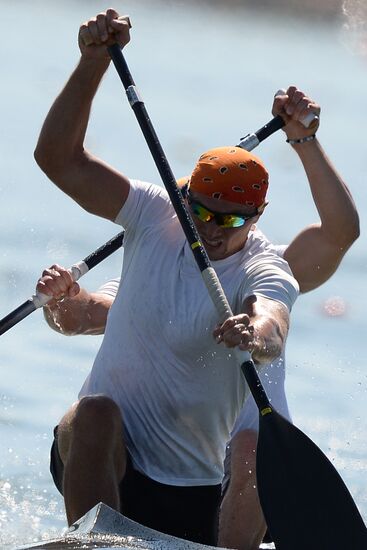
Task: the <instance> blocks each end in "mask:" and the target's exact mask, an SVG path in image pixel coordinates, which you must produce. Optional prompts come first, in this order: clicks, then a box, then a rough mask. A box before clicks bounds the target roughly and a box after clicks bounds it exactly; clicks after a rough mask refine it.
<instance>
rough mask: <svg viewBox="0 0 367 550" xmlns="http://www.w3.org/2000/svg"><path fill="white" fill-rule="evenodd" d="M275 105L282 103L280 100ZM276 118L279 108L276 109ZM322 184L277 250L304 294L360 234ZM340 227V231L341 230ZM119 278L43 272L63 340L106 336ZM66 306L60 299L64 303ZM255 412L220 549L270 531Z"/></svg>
mask: <svg viewBox="0 0 367 550" xmlns="http://www.w3.org/2000/svg"><path fill="white" fill-rule="evenodd" d="M276 101H278V100H277V99H276ZM274 112H277V105H274ZM330 176H332V177H325V176H323V178H322V180H323V181H322V183H321V185H320V184H319V183H318V182H316V181H315V180H314V179H313V178H311V179H310V180H309V183H310V185H311V191H312V196H313V198H314V201H315V205H316V208H317V210H318V212H319V215H320V222H319V223H317V224H312V225H310V226H308V227H305V228H304V229H303V231H302V232H301V233H300V234H299V235H297V236H296V237H295V238H294V239H293V241H292V242H291V243H290V244H289V245H287V246H275V247H274V251H275V252H276V253H277V254H279V255H281V256H283V257H284V258H285V259H286V260H287V261H288V263H289V265H290V267H291V269H292V271H293V272H294V273H295V274H296V278H297V281H298V283H299V286H300V291H301V293H303V292H308V291H310V290H313V289H314V288H317V287H318V286H320V285H321V284H323V283H324V282H325V281H326V280H327V279H329V277H330V276H331V275H332V274H333V273H334V272H335V270H336V269H337V266H338V265H339V263H340V261H341V260H342V257H343V256H344V254H345V252H346V251H347V250H348V248H349V247H350V245H351V244H352V243H353V242H354V240H355V239H356V238H357V237H358V235H359V222H358V214H357V211H356V208H355V205H354V202H353V199H352V197H351V194H350V192H349V190H348V189H347V187H346V185H345V184H344V182H343V181H342V180H341V178H340V177H338V176H337V175H336V174H335V173H334V174H332V171H331V172H330ZM340 228H343V231H342V232H341V231H340ZM119 282H120V279H119V278H116V279H113V280H111V281H109V282H107V283H106V284H104V285H103V286H102V287H101V288H99V289H98V290H97V291H96V292H88V291H87V290H85V289H83V288H82V289H80V287H79V285H78V284H77V283H74V282H73V281H72V278H71V275H70V273H69V271H68V270H67V269H66V268H63V267H61V266H58V265H53V266H51V267H50V268H49V269H46V270H45V271H44V272H43V274H42V277H41V278H40V280H39V283H38V285H37V291H38V292H42V293H44V294H47V295H49V296H52V297H53V298H54V299H53V300H52V301H51V302H49V303H48V305H47V306H46V307H45V308H44V314H45V318H46V320H47V322H48V324H49V325H50V327H51V328H53V329H54V330H56V331H57V332H60V333H61V334H65V335H74V334H103V332H104V330H105V325H106V320H107V315H108V312H109V309H110V307H111V305H112V303H113V301H114V299H115V297H116V294H117V291H118V287H119ZM60 300H61V301H60ZM260 377H261V379H262V381H263V384H264V385H265V388H266V391H267V393H268V396H269V397H270V399H271V401H272V403H273V405H274V407H275V408H276V409H277V410H278V411H280V412H282V414H283V415H284V416H286V417H287V418H290V416H289V410H288V406H287V400H286V396H285V389H284V381H285V360H284V350H283V354H282V361H278V362H277V363H274V364H273V365H269V366H265V367H263V368H262V369H261V370H260ZM257 431H258V410H257V407H256V405H255V402H254V400H253V398H252V397H251V396H250V397H249V399H248V400H247V401H246V403H245V406H244V407H243V409H242V411H241V413H240V416H239V418H238V420H237V422H236V425H235V428H234V430H233V432H232V441H231V444H230V445H228V452H227V456H226V461H225V479H224V483H223V489H224V491H223V492H224V495H225V496H224V499H223V502H222V510H221V514H220V527H221V529H220V543H219V545H220V546H224V547H229V548H237V549H239V550H253V549H254V548H258V546H259V542H260V540H261V538H262V536H263V533H264V531H265V523H264V519H263V517H262V513H261V509H260V504H259V502H258V498H257V491H256V462H255V459H256V455H255V449H256V439H257Z"/></svg>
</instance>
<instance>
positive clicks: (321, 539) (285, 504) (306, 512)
mask: <svg viewBox="0 0 367 550" xmlns="http://www.w3.org/2000/svg"><path fill="white" fill-rule="evenodd" d="M257 477H258V490H259V496H260V501H261V505H262V508H263V512H264V516H265V519H266V521H267V524H268V528H269V531H270V533H271V535H272V537H273V540H274V542H275V545H276V548H277V550H295V547H296V548H297V550H365V549H367V528H366V526H365V524H364V522H363V519H362V517H361V515H360V513H359V511H358V509H357V507H356V505H355V503H354V500H353V498H352V496H351V495H350V493H349V491H348V489H347V487H346V486H345V484H344V482H343V480H342V478H341V477H340V475H339V474H338V472H337V471H336V469H335V468H334V466H333V465H332V464H331V462H330V461H329V459H328V458H327V457H326V456H325V455H324V454H323V453H322V451H321V450H320V449H319V448H318V447H317V446H316V445H315V444H314V443H313V442H312V441H311V439H309V438H308V437H307V436H306V435H305V434H304V433H303V432H301V431H300V430H299V429H298V428H297V427H296V426H293V424H291V423H290V422H288V420H286V419H285V418H283V417H282V416H281V415H280V414H279V413H277V412H276V411H274V410H273V411H272V412H269V413H268V414H265V415H264V416H261V414H260V429H259V440H258V448H257Z"/></svg>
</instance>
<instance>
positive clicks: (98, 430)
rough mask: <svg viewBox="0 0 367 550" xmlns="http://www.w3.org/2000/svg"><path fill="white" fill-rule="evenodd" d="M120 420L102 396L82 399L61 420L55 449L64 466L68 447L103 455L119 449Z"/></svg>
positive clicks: (121, 429) (116, 412)
mask: <svg viewBox="0 0 367 550" xmlns="http://www.w3.org/2000/svg"><path fill="white" fill-rule="evenodd" d="M122 433H123V427H122V418H121V413H120V410H119V408H118V406H117V405H116V403H115V402H114V401H113V400H112V399H110V398H109V397H106V396H104V395H91V396H85V397H82V398H81V399H80V400H79V401H78V402H77V403H75V404H74V405H73V407H72V408H71V409H70V410H69V411H68V413H67V414H66V415H65V416H64V417H63V419H62V420H61V422H60V424H59V427H58V448H59V453H60V456H61V459H62V461H63V462H64V464H65V463H66V460H67V457H68V455H69V452H70V448H71V446H74V447H75V446H77V447H89V448H92V447H93V448H95V447H100V448H101V449H103V450H104V451H105V452H108V449H109V448H111V447H112V446H115V445H117V446H120V445H122Z"/></svg>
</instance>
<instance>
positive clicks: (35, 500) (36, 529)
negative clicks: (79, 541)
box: [0, 478, 65, 550]
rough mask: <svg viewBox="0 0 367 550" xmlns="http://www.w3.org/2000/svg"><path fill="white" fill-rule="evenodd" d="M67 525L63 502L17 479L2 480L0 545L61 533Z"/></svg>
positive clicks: (55, 535)
mask: <svg viewBox="0 0 367 550" xmlns="http://www.w3.org/2000/svg"><path fill="white" fill-rule="evenodd" d="M64 526H65V513H64V510H63V506H62V503H61V502H60V501H58V500H57V499H55V498H52V497H51V498H50V495H49V494H48V491H47V490H45V489H44V490H43V492H42V493H41V494H40V493H39V492H38V491H36V490H35V489H34V488H32V487H31V486H30V485H26V486H24V485H19V478H18V479H17V481H16V482H14V480H13V479H6V480H0V548H1V549H2V550H7V549H8V550H10V549H12V548H14V547H15V546H19V545H22V544H27V543H31V542H37V541H40V540H45V539H49V538H54V537H57V536H59V535H60V533H61V532H62V531H63V528H64Z"/></svg>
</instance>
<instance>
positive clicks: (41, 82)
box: [0, 0, 367, 548]
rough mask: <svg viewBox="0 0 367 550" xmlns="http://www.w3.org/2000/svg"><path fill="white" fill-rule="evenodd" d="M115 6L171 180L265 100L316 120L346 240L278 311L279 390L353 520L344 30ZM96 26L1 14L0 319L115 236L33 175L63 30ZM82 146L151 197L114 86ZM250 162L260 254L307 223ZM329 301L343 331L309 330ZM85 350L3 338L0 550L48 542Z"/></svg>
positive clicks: (356, 102)
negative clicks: (340, 256)
mask: <svg viewBox="0 0 367 550" xmlns="http://www.w3.org/2000/svg"><path fill="white" fill-rule="evenodd" d="M124 6H126V11H128V12H129V13H130V15H131V18H132V21H133V25H134V27H133V42H132V43H131V45H130V46H129V47H128V48H127V49H126V57H127V59H128V62H129V65H130V68H131V70H132V72H133V75H134V77H135V80H136V82H137V84H138V86H139V88H140V90H141V92H142V95H143V97H144V99H145V102H146V106H147V109H148V111H149V113H150V115H151V118H152V120H153V122H154V124H155V127H156V130H157V132H158V134H159V136H160V139H161V142H162V145H163V147H164V149H165V151H166V153H167V156H168V158H169V159H170V162H171V165H172V168H173V171H174V173H175V174H176V175H177V176H180V175H184V174H187V173H189V172H190V169H191V167H192V165H193V164H194V162H195V160H196V158H197V157H198V155H199V154H200V153H201V152H202V151H203V150H205V149H207V148H210V147H214V146H217V145H225V144H232V143H235V142H237V141H238V139H239V138H240V137H242V136H243V135H244V134H246V133H247V132H248V131H251V130H255V129H257V128H259V127H260V126H262V125H263V124H264V123H265V122H267V121H268V120H269V118H270V105H271V98H272V95H273V93H274V92H275V91H276V90H277V89H279V88H280V87H283V86H287V85H288V84H291V83H296V84H297V85H298V86H300V87H301V88H304V89H305V90H307V91H308V93H309V94H310V95H311V97H315V98H316V99H317V100H318V101H319V102H320V104H321V106H322V125H321V128H320V130H319V136H320V139H321V141H322V143H323V144H324V146H325V148H326V149H327V151H328V153H329V155H330V156H331V158H332V159H333V160H334V161H335V162H336V164H337V167H338V169H339V171H340V172H341V173H342V174H343V176H344V177H345V179H346V181H347V182H348V184H349V186H350V188H351V190H352V193H353V195H354V197H355V200H356V202H357V205H358V208H359V211H360V213H361V229H362V234H361V237H360V239H359V241H358V242H357V243H356V244H355V245H354V246H353V248H352V249H351V250H350V251H349V252H348V254H347V256H346V257H345V259H344V261H343V263H342V265H341V266H340V268H339V269H338V272H337V273H336V274H335V275H334V277H333V278H332V279H331V280H330V281H329V282H328V283H327V284H325V285H324V286H323V287H321V288H320V289H318V290H317V291H315V292H313V293H310V294H308V295H305V296H303V297H301V298H300V299H299V300H298V302H297V304H296V306H295V308H294V311H293V315H292V328H291V334H290V337H289V343H288V379H287V389H288V396H289V401H290V406H291V409H292V412H293V415H294V420H295V422H296V424H297V425H298V426H299V427H300V428H301V429H302V430H304V431H305V432H306V433H307V434H309V435H310V436H311V438H312V439H313V440H314V441H315V442H316V443H317V444H318V445H319V446H320V447H321V448H322V449H323V450H324V452H326V453H327V454H328V456H329V457H330V458H331V459H332V461H333V463H334V464H335V465H336V467H337V468H338V469H339V471H340V473H341V474H342V476H343V478H344V480H345V481H346V483H347V484H348V487H349V488H350V490H351V492H352V494H353V496H354V498H355V500H356V502H357V504H358V506H359V509H360V510H361V512H362V514H363V516H364V518H365V520H367V489H366V486H367V483H366V477H367V476H366V466H367V460H366V457H367V443H366V436H365V434H366V428H367V422H366V418H365V415H364V403H365V400H366V392H367V369H366V352H365V333H366V321H365V310H366V290H365V288H366V285H365V276H364V273H365V272H366V237H365V229H366V227H365V224H366V222H365V216H364V210H365V205H366V198H367V197H366V176H367V169H366V163H365V158H366V153H367V151H366V145H365V143H366V141H365V136H364V126H365V122H366V109H365V91H366V89H367V60H366V59H363V58H362V57H359V56H358V55H357V54H356V49H355V42H354V37H353V36H352V35H350V34H347V33H345V32H343V31H342V21H334V22H330V23H328V24H327V23H326V22H324V23H318V22H317V21H318V20H317V18H316V17H315V18H314V19H313V20H312V19H307V20H304V21H301V20H292V19H291V18H287V17H286V16H285V15H284V13H282V14H278V15H277V14H276V13H268V14H267V12H265V11H263V12H259V13H256V12H253V11H251V10H250V9H244V10H240V9H239V8H237V9H236V10H235V11H233V12H232V11H231V10H229V9H227V8H225V6H226V4H225V5H222V8H221V7H220V5H219V4H218V5H216V7H215V9H213V8H211V7H206V6H202V7H195V6H194V5H190V6H189V7H187V4H185V3H180V4H178V5H176V4H174V3H173V2H166V3H162V4H158V3H155V9H154V10H153V9H152V8H151V7H149V4H148V3H147V4H146V5H145V4H144V3H143V2H142V3H139V5H136V3H134V2H130V1H128V0H127V1H126V2H124ZM223 6H224V7H223ZM101 9H102V7H101V5H100V4H99V3H98V2H94V1H89V2H76V1H71V0H70V1H68V2H63V3H62V5H61V3H50V2H49V3H46V2H41V1H39V2H37V1H33V2H32V4H31V7H30V5H29V4H28V3H26V2H23V1H18V2H16V3H15V2H14V3H13V4H10V3H2V34H1V38H0V40H1V48H0V51H1V68H2V86H1V89H0V94H1V96H0V116H1V134H0V136H1V137H0V139H1V148H0V150H1V156H0V162H1V168H0V169H1V175H2V177H1V180H0V197H1V202H0V209H1V210H0V211H1V216H0V231H1V235H2V240H1V247H0V266H1V269H0V296H1V300H0V317H2V316H4V315H5V314H7V313H8V312H9V311H11V310H12V309H13V308H15V307H16V306H17V305H19V304H20V303H21V302H23V301H24V300H25V299H26V298H27V297H28V296H29V295H30V294H32V292H33V290H34V286H35V281H36V280H37V278H38V276H39V274H40V271H41V270H42V268H43V267H45V266H48V265H50V264H51V263H54V262H55V261H56V262H58V263H61V264H64V265H71V264H72V263H73V262H75V261H77V260H79V259H81V258H83V257H84V256H86V255H87V254H88V253H89V252H91V251H92V250H94V249H95V248H97V247H98V246H99V245H100V244H102V243H103V242H104V241H105V240H108V239H109V238H110V237H111V236H112V235H114V234H115V233H117V232H118V231H119V228H118V227H115V226H113V225H112V224H111V223H109V222H107V221H104V220H99V219H97V218H95V217H93V216H90V215H88V214H86V213H84V212H83V211H82V210H81V209H80V208H79V207H78V206H77V205H74V204H73V203H72V202H71V200H69V199H68V198H67V197H65V196H63V195H62V193H61V192H60V191H58V190H57V189H56V188H55V187H53V186H52V185H51V184H50V183H49V182H48V180H47V179H46V178H45V176H44V175H43V174H42V173H41V172H40V171H39V169H38V168H37V166H36V165H35V163H34V161H33V149H34V146H35V143H36V140H37V136H38V133H39V129H40V125H41V123H42V120H43V118H44V116H45V114H46V112H47V110H48V108H49V106H50V104H51V102H52V100H53V99H54V97H55V96H56V94H57V93H58V91H59V90H60V89H61V87H62V85H63V83H64V82H65V80H66V78H67V76H68V75H69V73H70V72H71V70H72V68H73V67H74V65H75V63H76V61H77V57H78V51H77V46H76V40H75V37H76V32H77V28H78V25H79V22H81V21H83V20H85V19H86V18H87V17H88V16H89V15H91V14H93V13H97V12H98V11H99V10H101ZM87 142H88V146H89V147H90V148H91V149H92V150H93V151H94V152H95V153H96V154H97V155H100V156H101V157H103V158H104V159H106V160H107V161H108V162H110V163H111V164H113V165H115V166H116V167H118V168H120V169H123V170H124V171H125V173H127V174H128V175H130V176H138V177H141V178H145V179H148V180H153V181H157V182H158V181H159V179H158V176H157V172H156V169H155V167H154V165H153V162H152V160H151V158H150V154H149V153H148V150H147V147H146V145H145V143H144V140H143V138H142V136H141V134H140V131H139V129H138V125H137V123H136V121H135V118H134V115H133V113H132V112H131V110H130V108H129V107H128V105H127V102H126V99H125V97H124V93H123V92H122V89H121V85H120V82H119V80H118V78H117V76H116V74H115V73H114V71H113V70H111V71H110V73H109V74H108V76H107V77H106V79H105V81H104V83H103V85H102V89H101V91H100V94H99V96H98V98H97V100H96V103H95V106H94V109H93V117H92V121H91V125H90V129H89V131H88V140H87ZM257 152H258V154H259V155H261V156H262V157H263V159H264V160H265V162H266V163H267V165H268V167H269V169H270V173H271V189H270V193H269V199H270V205H269V207H268V210H267V212H266V214H265V215H264V217H263V220H262V224H261V226H262V228H263V230H264V231H265V232H266V233H267V234H268V235H269V236H270V237H271V238H272V239H273V240H274V241H275V242H278V243H284V242H288V241H289V239H290V238H292V237H293V236H294V235H295V234H296V233H297V232H298V231H299V230H300V229H301V228H302V227H304V226H305V225H306V224H308V223H311V222H313V221H315V220H317V214H316V211H315V208H314V207H313V206H312V202H311V198H310V195H309V191H308V187H307V183H306V179H305V176H304V174H303V172H302V170H301V168H300V165H299V162H298V161H297V158H296V155H295V154H294V153H293V151H291V149H290V148H289V147H287V146H286V144H285V143H284V135H283V134H282V133H281V132H280V133H279V134H277V135H274V136H272V137H271V138H269V140H268V141H267V142H265V143H263V144H262V145H261V146H260V147H259V149H258V151H257ZM120 265H121V254H120V253H116V254H115V255H114V256H113V257H111V258H110V259H109V260H107V261H106V262H105V263H104V264H103V265H101V266H99V267H98V268H96V269H95V270H94V271H93V272H91V273H90V274H88V275H87V276H86V278H85V280H84V284H85V286H86V287H87V288H89V289H91V290H92V289H94V288H96V287H97V286H99V285H100V284H101V283H102V282H104V281H106V280H108V278H110V277H111V276H115V275H116V274H118V273H119V271H120ZM333 297H338V298H337V299H334V298H333ZM333 300H334V303H335V304H336V305H339V306H340V305H341V306H342V307H341V309H343V308H344V307H345V312H344V314H342V315H339V316H331V315H330V314H326V313H325V307H327V306H328V304H329V309H330V301H331V302H332V301H333ZM99 344H100V338H99V337H76V338H65V337H62V336H60V335H58V334H56V333H53V332H52V331H51V330H49V329H48V327H47V326H46V324H45V322H44V321H43V318H42V314H41V313H40V312H36V313H34V314H33V315H32V316H30V317H29V318H28V319H26V320H24V321H23V322H22V323H20V324H19V325H18V326H17V327H14V328H13V329H12V330H11V331H9V332H8V333H7V334H5V335H3V336H1V347H0V373H1V378H0V379H1V384H0V437H1V439H0V440H1V449H0V548H10V547H13V546H14V545H16V544H21V543H25V542H28V541H31V540H39V539H41V538H46V537H48V536H53V535H56V534H58V533H59V532H60V531H61V530H62V529H63V527H64V525H65V518H64V510H63V503H62V499H61V498H60V496H59V495H58V493H57V491H56V489H55V488H54V486H53V484H52V481H51V478H50V475H49V473H48V452H49V446H50V443H51V432H52V427H53V426H54V424H55V423H56V422H57V421H58V420H59V418H60V416H61V415H62V414H63V412H64V411H65V409H66V408H67V407H68V406H69V405H70V404H71V402H72V401H73V400H74V399H75V397H76V394H77V392H78V390H79V387H80V385H81V383H82V382H83V380H84V378H85V376H86V374H87V372H88V369H89V368H90V366H91V363H92V360H93V357H94V355H95V353H96V351H97V349H98V346H99Z"/></svg>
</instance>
